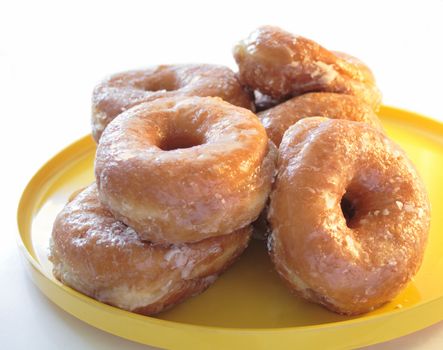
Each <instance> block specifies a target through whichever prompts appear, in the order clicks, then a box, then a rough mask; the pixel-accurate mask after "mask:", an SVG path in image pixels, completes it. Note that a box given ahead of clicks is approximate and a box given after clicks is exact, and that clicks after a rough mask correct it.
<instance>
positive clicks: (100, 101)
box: [92, 64, 254, 142]
mask: <svg viewBox="0 0 443 350" xmlns="http://www.w3.org/2000/svg"><path fill="white" fill-rule="evenodd" d="M183 96H215V97H220V98H222V99H223V100H225V101H227V102H230V103H232V104H234V105H236V106H240V107H244V108H248V109H251V110H253V108H254V105H253V103H252V99H251V96H250V94H249V93H248V92H247V91H246V90H244V89H243V88H242V86H241V85H240V83H239V81H238V79H237V77H236V76H235V74H234V72H232V71H231V70H230V69H229V68H228V67H224V66H218V65H210V64H187V65H186V64H182V65H160V66H156V67H152V68H148V69H145V70H133V71H128V72H123V73H118V74H114V75H112V76H110V77H108V78H106V79H105V80H103V81H102V82H101V83H100V84H98V85H97V86H96V87H95V89H94V92H93V94H92V135H93V137H94V139H95V140H96V141H97V142H98V140H99V139H100V136H101V134H102V132H103V130H104V129H105V127H106V126H107V125H108V124H109V123H110V122H111V120H112V119H114V118H115V117H116V116H117V115H118V114H120V113H121V112H123V111H125V110H127V109H128V108H130V107H132V106H135V105H137V104H139V103H142V102H148V101H153V100H156V99H158V98H162V97H183Z"/></svg>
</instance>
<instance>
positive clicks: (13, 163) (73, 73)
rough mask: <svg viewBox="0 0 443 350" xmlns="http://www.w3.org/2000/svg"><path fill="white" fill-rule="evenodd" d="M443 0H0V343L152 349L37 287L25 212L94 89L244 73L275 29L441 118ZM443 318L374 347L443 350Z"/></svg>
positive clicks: (75, 130) (388, 95) (76, 132)
mask: <svg viewBox="0 0 443 350" xmlns="http://www.w3.org/2000/svg"><path fill="white" fill-rule="evenodd" d="M442 15H443V2H442V1H415V2H411V1H379V2H377V1H368V2H362V1H358V2H357V1H349V2H343V1H329V2H318V1H303V2H300V3H297V2H295V1H290V2H289V1H288V2H287V3H284V2H281V1H277V0H272V1H269V0H268V1H253V2H245V3H243V2H240V1H236V2H234V3H233V4H232V5H229V6H228V4H227V3H225V2H221V1H220V2H212V1H205V2H200V3H198V2H195V1H182V2H178V1H177V2H171V1H155V2H149V1H121V2H118V3H115V2H110V1H97V2H92V1H88V2H85V3H84V4H82V3H80V1H70V2H60V1H59V2H56V1H54V2H48V1H34V2H22V1H10V2H4V1H2V2H0V111H1V116H0V117H1V123H2V124H1V125H2V135H1V138H0V142H1V145H0V146H1V147H0V150H1V160H2V163H1V164H2V165H1V167H2V171H1V175H0V176H1V183H2V185H3V190H2V201H1V204H0V205H1V213H2V221H3V222H6V226H5V225H2V226H3V230H2V231H3V232H2V239H1V244H0V281H2V282H1V288H0V348H2V349H27V348H34V349H47V350H51V349H60V348H63V349H65V350H68V349H120V348H125V349H142V348H143V349H146V347H144V346H141V345H138V344H134V343H131V342H128V341H125V340H122V339H119V338H117V337H114V336H111V335H108V334H106V333H103V332H101V331H99V330H96V329H94V328H92V327H89V326H88V325H86V324H84V323H82V322H81V321H78V320H77V319H74V318H73V317H71V316H70V315H68V314H66V313H64V312H62V311H61V310H59V309H58V308H57V307H55V306H54V305H53V304H52V303H51V302H49V301H47V300H46V298H45V297H44V296H43V295H42V294H40V293H39V292H38V291H37V290H36V289H35V288H34V286H33V285H32V283H31V282H30V281H29V280H28V278H27V276H26V275H25V273H24V270H23V268H22V265H21V262H20V259H19V256H18V250H17V248H16V246H15V235H16V224H15V210H16V204H17V202H18V199H19V195H20V193H21V191H22V189H23V187H24V186H25V184H26V182H27V181H28V180H29V179H30V177H31V176H32V174H33V173H34V172H35V171H36V170H37V169H38V168H39V167H40V166H41V165H42V163H43V162H44V161H46V160H47V159H48V158H49V157H51V156H52V155H54V154H55V153H56V152H57V151H58V150H60V149H61V148H62V147H64V146H65V145H67V144H69V143H71V142H72V141H74V140H76V139H77V138H79V137H81V136H82V135H84V134H86V133H87V132H89V109H90V105H89V101H90V93H91V89H92V87H93V86H94V84H95V83H96V82H97V81H99V80H100V79H101V78H102V77H103V76H104V75H106V74H109V73H112V72H117V71H120V70H125V69H131V68H135V67H143V66H147V65H152V64H157V63H168V62H213V63H221V64H227V65H230V66H232V67H234V62H233V59H232V57H231V47H232V45H233V44H234V43H235V42H236V41H237V40H238V39H240V38H242V37H243V36H245V35H246V34H247V33H248V32H249V31H250V30H252V29H253V28H255V27H256V26H257V25H259V24H275V25H279V26H281V27H283V28H286V29H287V30H289V31H292V32H294V33H298V34H301V35H304V36H307V37H310V38H312V39H315V40H317V41H319V42H320V43H322V44H323V45H324V46H326V47H328V48H331V49H336V50H339V51H345V52H348V53H350V54H352V55H355V56H357V57H359V58H361V59H362V60H363V61H365V62H366V63H368V65H369V66H370V67H371V68H372V69H373V71H374V72H375V74H376V77H377V79H378V83H379V86H380V88H381V89H382V91H383V93H384V102H385V103H386V104H391V105H395V106H399V107H403V108H406V109H410V110H415V111H418V112H421V113H423V114H427V115H429V116H432V117H434V118H436V119H440V120H442V121H443V105H442V96H443V95H442V93H443V92H442V89H441V85H442V81H443V66H442V65H443V49H442V42H443V41H442V36H443V24H442V23H443V21H442ZM442 345H443V323H442V322H441V323H439V324H437V325H434V326H432V327H430V328H428V329H426V330H423V331H420V332H417V333H414V334H412V335H409V336H406V337H403V338H400V339H397V340H394V341H391V342H388V343H385V344H380V345H377V346H374V347H372V348H371V349H378V350H381V349H399V348H408V349H437V348H441V347H442Z"/></svg>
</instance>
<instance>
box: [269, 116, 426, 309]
mask: <svg viewBox="0 0 443 350" xmlns="http://www.w3.org/2000/svg"><path fill="white" fill-rule="evenodd" d="M342 198H344V199H342ZM341 206H343V208H344V209H343V211H344V212H345V213H346V215H347V218H345V217H344V214H343V211H342V209H341ZM429 215H430V213H429V201H428V197H427V194H426V191H425V189H424V186H423V183H422V181H421V179H420V178H419V176H418V174H417V172H416V170H415V168H414V167H413V165H412V163H411V162H410V161H409V159H408V158H407V156H406V155H405V153H404V152H403V151H402V150H401V149H400V147H399V146H397V145H396V144H394V143H393V142H392V141H391V140H389V139H388V138H387V137H386V136H385V135H384V134H382V133H381V132H379V131H377V130H375V129H374V128H372V127H370V126H368V125H367V124H365V123H359V122H352V121H347V120H339V119H326V118H306V119H302V120H300V121H298V122H297V123H296V124H294V125H293V126H291V127H290V128H289V129H288V130H287V132H286V133H285V136H284V137H283V140H282V143H281V145H280V149H279V160H278V175H277V178H276V182H275V186H274V188H273V191H272V194H271V203H270V209H269V215H268V218H269V221H270V224H271V227H272V235H271V236H270V237H269V241H268V243H269V247H270V255H271V258H272V260H273V262H274V264H275V267H276V269H277V271H278V273H279V274H280V276H281V277H282V278H283V279H284V280H285V281H286V282H287V283H288V284H289V285H290V286H291V288H292V289H294V290H295V291H297V292H298V293H299V294H300V295H301V296H303V297H304V298H306V299H308V300H311V301H314V302H316V303H320V304H323V305H324V306H326V307H327V308H329V309H330V310H332V311H336V312H339V313H344V314H360V313H363V312H367V311H370V310H372V309H374V308H376V307H378V306H380V305H381V304H383V303H385V302H387V301H389V300H391V299H392V298H393V297H394V296H395V295H396V294H397V293H398V292H399V291H400V290H401V289H402V288H403V287H404V286H405V285H406V284H407V283H408V282H409V281H410V279H411V278H412V276H413V275H414V274H415V273H416V272H417V270H418V268H419V266H420V264H421V261H422V258H423V254H424V249H425V244H426V240H427V234H428V230H429Z"/></svg>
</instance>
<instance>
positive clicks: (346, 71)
mask: <svg viewBox="0 0 443 350" xmlns="http://www.w3.org/2000/svg"><path fill="white" fill-rule="evenodd" d="M234 58H235V60H236V61H237V64H238V66H239V77H240V81H241V82H242V84H244V85H246V86H248V87H250V88H251V89H253V90H259V91H260V92H261V93H263V94H265V95H269V96H271V97H273V98H275V99H287V98H289V97H291V96H297V95H300V94H303V93H306V92H314V91H317V92H337V93H344V94H350V95H355V96H357V97H359V98H361V99H362V100H363V101H364V102H366V103H367V104H369V105H370V106H371V107H372V108H373V109H374V110H377V109H378V108H379V105H380V101H381V94H380V91H379V90H378V88H377V86H376V85H375V81H374V77H373V75H372V73H371V71H370V70H369V68H368V67H366V66H365V65H364V64H363V63H362V62H361V61H359V60H357V59H356V58H354V57H352V56H349V55H346V54H342V53H334V52H332V51H328V50H326V49H325V48H323V47H322V46H320V45H318V44H317V43H316V42H314V41H312V40H309V39H306V38H303V37H301V36H294V35H292V34H291V33H288V32H286V31H284V30H282V29H280V28H278V27H273V26H263V27H259V28H258V29H256V30H255V31H253V32H252V33H251V34H250V35H249V37H248V38H246V39H245V40H242V41H240V42H239V43H238V44H237V45H236V46H235V47H234Z"/></svg>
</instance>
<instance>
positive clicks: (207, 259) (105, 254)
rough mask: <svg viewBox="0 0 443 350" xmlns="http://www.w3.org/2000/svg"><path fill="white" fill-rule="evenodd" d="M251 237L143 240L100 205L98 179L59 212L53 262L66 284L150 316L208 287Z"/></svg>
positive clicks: (248, 231) (245, 233) (239, 234)
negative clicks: (185, 241)
mask: <svg viewBox="0 0 443 350" xmlns="http://www.w3.org/2000/svg"><path fill="white" fill-rule="evenodd" d="M250 235H251V229H250V228H249V227H248V226H246V227H245V228H242V229H240V230H238V231H236V232H233V233H231V234H228V235H223V236H220V237H214V238H209V239H206V240H203V241H200V242H198V243H192V244H183V245H169V246H161V245H154V244H152V243H149V242H146V241H141V240H140V238H139V237H138V235H137V234H136V232H135V231H134V230H133V229H131V228H130V227H128V226H126V225H125V224H123V223H122V222H120V221H117V220H116V219H115V218H114V217H113V215H112V214H111V213H110V212H109V211H108V210H107V209H106V208H104V207H103V206H102V205H101V203H100V201H99V199H98V193H97V186H96V185H95V183H94V184H92V185H90V186H89V187H87V188H86V189H84V190H83V191H81V192H80V193H78V194H77V195H75V196H74V198H71V201H70V202H69V203H68V204H67V205H66V206H65V208H64V209H63V210H62V211H61V213H60V214H59V215H58V216H57V218H56V220H55V223H54V228H53V232H52V240H51V245H50V260H51V261H52V263H53V273H54V275H55V277H56V278H57V279H58V280H60V281H61V282H62V283H64V284H66V285H68V286H70V287H72V288H74V289H75V290H77V291H79V292H81V293H83V294H86V295H88V296H90V297H92V298H94V299H97V300H98V301H101V302H104V303H107V304H110V305H114V306H117V307H119V308H121V309H125V310H128V311H132V312H136V313H140V314H145V315H152V314H156V313H159V312H161V311H163V310H165V309H167V308H170V307H171V306H173V305H175V304H177V303H179V302H182V301H183V300H185V299H186V298H189V297H191V296H194V295H197V294H199V293H201V292H202V291H204V290H205V289H206V288H207V287H209V286H210V285H211V284H212V283H213V282H214V281H215V280H216V279H217V277H218V275H219V274H220V273H221V272H222V271H224V270H225V269H226V268H227V267H228V266H229V265H231V264H232V263H233V262H234V261H235V259H236V258H237V257H238V256H239V255H240V254H241V253H242V252H243V250H244V249H245V248H246V246H247V244H248V241H249V238H250Z"/></svg>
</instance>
